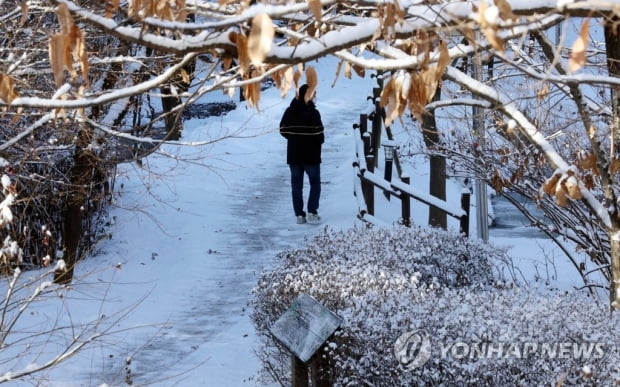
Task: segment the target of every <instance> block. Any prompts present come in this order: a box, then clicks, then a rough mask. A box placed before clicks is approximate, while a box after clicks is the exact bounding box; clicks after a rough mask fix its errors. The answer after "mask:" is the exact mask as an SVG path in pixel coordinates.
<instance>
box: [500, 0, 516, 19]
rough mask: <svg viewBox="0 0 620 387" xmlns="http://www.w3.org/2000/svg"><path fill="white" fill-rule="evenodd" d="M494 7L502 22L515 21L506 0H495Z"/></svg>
mask: <svg viewBox="0 0 620 387" xmlns="http://www.w3.org/2000/svg"><path fill="white" fill-rule="evenodd" d="M495 5H496V6H497V8H498V9H499V17H501V18H502V19H504V20H513V19H516V17H515V14H514V13H513V12H512V7H511V6H510V3H509V2H508V1H506V0H495Z"/></svg>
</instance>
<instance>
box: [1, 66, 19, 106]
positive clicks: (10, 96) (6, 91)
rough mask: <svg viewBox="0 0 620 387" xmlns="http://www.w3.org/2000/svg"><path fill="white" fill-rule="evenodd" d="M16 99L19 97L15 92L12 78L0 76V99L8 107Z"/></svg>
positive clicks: (4, 75)
mask: <svg viewBox="0 0 620 387" xmlns="http://www.w3.org/2000/svg"><path fill="white" fill-rule="evenodd" d="M17 97H19V95H18V94H17V91H15V84H14V82H13V78H11V77H10V76H8V75H6V74H0V98H2V100H3V101H4V102H6V104H7V105H9V106H10V105H11V103H12V102H13V100H14V99H15V98H17Z"/></svg>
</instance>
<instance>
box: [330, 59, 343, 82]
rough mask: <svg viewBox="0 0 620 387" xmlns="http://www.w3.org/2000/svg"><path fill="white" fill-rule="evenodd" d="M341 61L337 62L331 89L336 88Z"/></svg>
mask: <svg viewBox="0 0 620 387" xmlns="http://www.w3.org/2000/svg"><path fill="white" fill-rule="evenodd" d="M343 62H344V60H343V59H341V60H339V61H338V65H337V66H336V76H335V77H334V82H332V85H331V87H334V86H336V81H338V77H339V76H340V70H342V63H343Z"/></svg>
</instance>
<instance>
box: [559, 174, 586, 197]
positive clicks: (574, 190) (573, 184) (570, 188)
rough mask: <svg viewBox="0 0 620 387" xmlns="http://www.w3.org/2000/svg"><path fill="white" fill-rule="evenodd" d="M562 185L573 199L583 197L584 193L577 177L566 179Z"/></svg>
mask: <svg viewBox="0 0 620 387" xmlns="http://www.w3.org/2000/svg"><path fill="white" fill-rule="evenodd" d="M562 185H563V188H564V191H566V193H567V194H568V196H569V197H570V198H571V199H575V200H579V199H582V198H583V194H582V193H581V189H579V184H578V183H577V181H576V180H575V178H570V179H565V180H564V181H563V184H562Z"/></svg>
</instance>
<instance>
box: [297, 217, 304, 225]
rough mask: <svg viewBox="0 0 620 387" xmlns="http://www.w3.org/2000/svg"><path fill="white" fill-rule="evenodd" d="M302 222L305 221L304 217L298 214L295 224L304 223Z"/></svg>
mask: <svg viewBox="0 0 620 387" xmlns="http://www.w3.org/2000/svg"><path fill="white" fill-rule="evenodd" d="M304 223H306V217H305V216H301V215H299V216H298V217H297V224H304Z"/></svg>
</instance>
